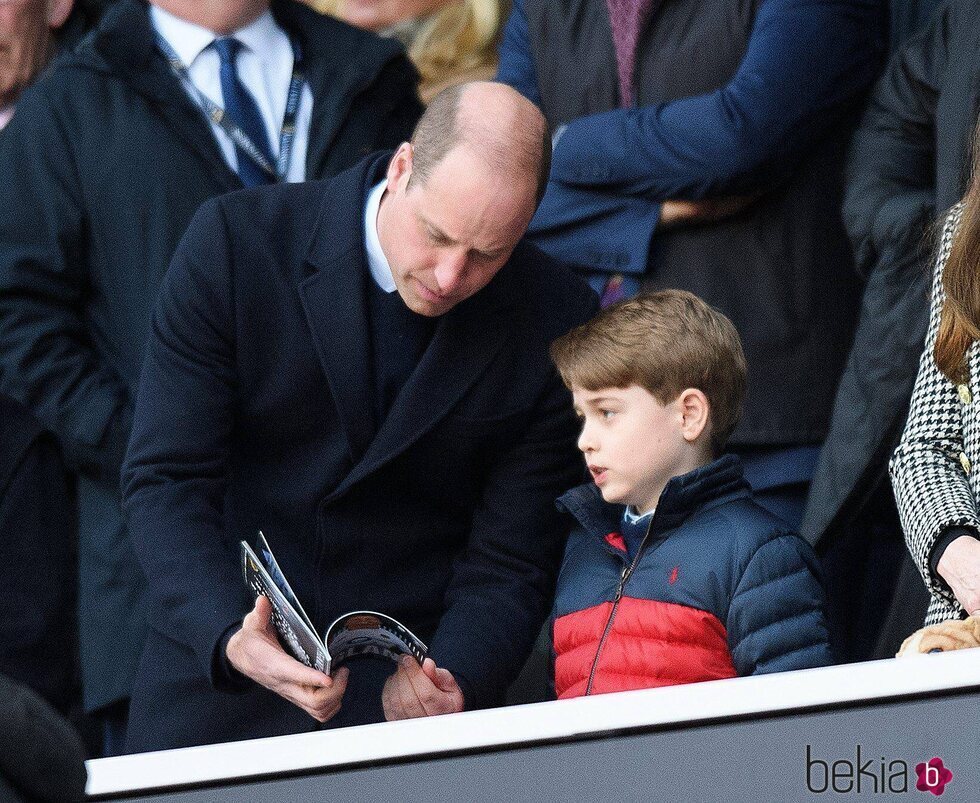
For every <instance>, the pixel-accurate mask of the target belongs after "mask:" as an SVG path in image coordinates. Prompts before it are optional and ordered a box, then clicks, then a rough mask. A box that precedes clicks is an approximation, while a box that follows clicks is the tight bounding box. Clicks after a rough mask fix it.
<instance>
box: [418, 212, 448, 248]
mask: <svg viewBox="0 0 980 803" xmlns="http://www.w3.org/2000/svg"><path fill="white" fill-rule="evenodd" d="M418 216H419V220H421V221H422V225H424V226H426V227H427V228H429V229H430V230H431V231H432V233H433V234H435V235H436V237H439V238H440V239H443V240H445V241H446V242H450V243H455V242H456V241H455V240H454V239H453V238H452V237H450V236H449V235H448V234H446V232H444V231H443V230H442V229H441V228H439V226H437V225H436V224H435V223H433V222H432V221H431V220H429V219H428V218H427V217H426V216H425V215H423V214H422V213H421V212H419V213H418Z"/></svg>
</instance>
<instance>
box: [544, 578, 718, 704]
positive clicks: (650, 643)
mask: <svg viewBox="0 0 980 803" xmlns="http://www.w3.org/2000/svg"><path fill="white" fill-rule="evenodd" d="M612 608H613V604H612V603H611V602H604V603H602V604H601V605H596V606H594V607H592V608H587V609H585V610H583V611H577V612H575V613H571V614H568V615H567V616H562V617H560V618H558V619H556V620H555V626H554V646H555V654H556V657H555V691H556V692H557V694H558V698H559V699H564V698H568V697H580V696H581V695H583V694H585V689H586V687H587V685H588V682H589V673H590V672H591V671H592V665H593V662H594V661H595V657H596V650H597V649H598V647H599V642H600V641H601V640H602V634H603V632H604V630H605V628H606V623H607V622H608V621H609V614H610V612H611V611H612ZM735 675H736V672H735V667H734V666H733V665H732V659H731V655H730V653H729V652H728V635H727V633H726V632H725V626H724V625H723V624H722V623H721V622H720V621H719V620H718V618H717V617H716V616H715V615H714V614H711V613H708V612H707V611H701V610H697V609H695V608H689V607H687V606H685V605H678V604H676V603H673V602H659V601H656V600H646V599H633V598H632V597H623V598H622V599H621V600H620V602H619V607H618V608H617V609H616V616H615V618H614V620H613V624H612V628H611V629H610V631H609V635H608V637H607V638H606V642H605V644H604V645H603V646H602V654H601V655H600V657H599V663H598V665H597V668H596V672H595V678H594V680H593V683H592V690H591V692H590V693H591V694H603V693H606V692H614V691H627V690H629V689H650V688H654V687H656V686H675V685H679V684H681V683H696V682H698V681H702V680H718V679H720V678H733V677H735Z"/></svg>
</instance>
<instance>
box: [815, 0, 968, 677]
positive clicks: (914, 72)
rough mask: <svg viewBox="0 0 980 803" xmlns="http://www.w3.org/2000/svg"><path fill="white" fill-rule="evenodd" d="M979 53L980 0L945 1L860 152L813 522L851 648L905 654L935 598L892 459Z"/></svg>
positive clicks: (894, 80) (894, 64)
mask: <svg viewBox="0 0 980 803" xmlns="http://www.w3.org/2000/svg"><path fill="white" fill-rule="evenodd" d="M978 52H980V0H952V1H951V2H948V3H945V4H944V5H941V6H940V7H939V9H938V10H937V11H936V13H935V14H934V15H933V16H932V18H931V20H930V21H929V24H928V25H927V26H926V27H925V28H923V29H922V30H921V31H919V32H918V33H917V34H915V35H914V36H913V37H912V38H910V39H909V40H908V41H907V42H906V43H905V44H904V45H903V46H902V47H901V48H900V49H899V50H898V51H897V52H896V53H895V55H894V56H893V57H892V59H891V61H890V63H889V65H888V67H887V68H886V70H885V73H884V75H883V76H882V77H881V79H880V80H879V81H878V84H877V85H876V87H875V89H874V92H873V93H872V96H871V100H870V103H869V104H868V108H867V111H866V112H865V115H864V119H863V120H862V122H861V125H860V127H859V128H858V130H857V132H856V133H855V135H854V139H853V141H852V144H851V149H850V154H849V157H848V164H847V184H846V193H845V198H844V210H843V211H844V222H845V225H846V227H847V232H848V235H849V237H850V240H851V244H852V246H853V249H854V254H855V261H856V264H857V268H858V270H859V271H860V273H861V274H862V275H864V276H866V277H867V284H866V287H865V291H864V297H863V301H862V305H861V317H860V322H859V325H858V328H857V332H856V333H855V336H854V343H853V346H852V347H851V351H850V355H849V357H848V360H847V364H846V367H845V370H844V372H843V375H842V376H841V381H840V386H839V388H838V391H837V396H836V400H835V402H834V412H833V417H832V419H831V426H830V430H829V432H828V434H827V440H826V442H825V444H824V448H823V451H822V453H821V456H820V462H819V463H818V465H817V469H816V472H815V474H814V478H813V484H812V488H811V493H810V498H809V500H808V502H807V507H806V512H805V515H804V518H803V524H802V527H801V534H802V535H803V536H804V537H805V538H806V539H807V540H809V541H810V543H812V544H815V545H817V546H818V547H819V548H820V550H821V551H822V552H824V566H825V572H824V574H825V579H826V585H827V593H828V601H829V606H830V609H829V613H830V621H831V624H832V626H835V627H836V628H837V639H836V641H837V646H838V649H839V652H840V654H841V655H842V657H844V658H845V659H849V660H866V659H869V658H888V657H891V656H892V655H894V654H895V651H896V650H897V649H898V648H899V646H900V645H901V644H902V640H903V639H904V638H905V636H907V635H908V634H909V633H911V632H912V631H913V630H915V629H916V628H918V627H919V626H920V625H921V624H922V620H923V617H924V616H925V613H926V608H927V605H928V602H929V594H928V593H927V591H926V586H924V585H923V583H922V580H923V577H925V578H926V580H927V584H929V583H931V581H930V580H929V577H930V575H929V574H928V573H927V571H926V566H925V564H924V563H923V562H922V561H921V560H917V561H915V562H913V561H912V560H910V559H909V557H908V552H907V551H906V549H905V545H904V539H903V536H902V528H901V526H900V525H899V520H898V515H897V512H896V507H895V500H894V498H893V496H892V488H891V485H890V483H889V481H888V475H887V466H888V458H889V456H890V455H891V454H892V452H893V450H894V449H895V446H896V444H897V443H898V439H899V436H900V434H901V432H902V428H903V425H904V424H905V420H906V416H907V414H908V410H909V400H910V398H911V396H912V387H913V384H914V382H915V377H916V368H917V366H918V365H919V360H920V356H921V355H922V344H923V340H924V338H925V336H926V324H927V321H928V315H929V282H930V268H929V265H930V260H931V258H932V254H933V252H934V250H935V245H936V240H937V238H936V236H935V235H936V234H937V229H938V223H939V222H940V221H941V220H942V219H943V217H944V216H945V214H946V212H947V211H948V210H949V209H950V207H952V206H953V205H954V204H955V203H956V202H957V201H958V200H959V199H960V198H962V197H963V195H964V193H965V192H966V189H967V184H968V181H969V177H970V164H971V158H972V147H973V145H972V137H973V131H974V126H975V125H976V121H977V111H978V109H980V61H978V60H977V58H976V54H977V53H978ZM942 547H943V544H941V543H938V544H936V545H934V551H933V555H932V558H930V565H933V566H934V565H935V564H937V563H938V560H939V557H941V554H942ZM931 571H932V572H933V574H934V573H935V569H934V568H933V569H932V570H931ZM929 587H933V585H931V584H930V585H929Z"/></svg>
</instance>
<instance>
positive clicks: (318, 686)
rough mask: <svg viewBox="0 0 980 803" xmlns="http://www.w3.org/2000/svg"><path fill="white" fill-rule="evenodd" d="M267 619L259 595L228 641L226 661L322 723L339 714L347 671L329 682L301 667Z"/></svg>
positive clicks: (265, 605)
mask: <svg viewBox="0 0 980 803" xmlns="http://www.w3.org/2000/svg"><path fill="white" fill-rule="evenodd" d="M271 617H272V603H271V602H269V600H268V599H266V598H265V597H264V596H262V595H259V596H258V597H256V599H255V608H254V609H253V610H252V612H251V613H250V614H249V615H248V616H246V617H245V619H244V621H243V622H242V629H241V630H239V631H238V632H237V633H235V635H233V636H232V637H231V638H230V639H228V647H227V650H226V653H227V655H228V660H229V661H230V662H231V665H232V666H234V667H235V669H237V670H238V671H239V672H241V673H242V674H243V675H246V676H247V677H250V678H251V679H252V680H254V681H255V682H256V683H258V684H259V685H260V686H265V688H267V689H269V691H272V692H275V693H276V694H278V695H279V696H280V697H282V698H284V699H286V700H289V702H291V703H292V704H293V705H297V706H299V707H300V708H302V709H303V710H304V711H305V712H306V713H307V714H309V715H310V716H311V717H313V719H315V720H316V721H317V722H326V721H327V720H328V719H330V718H331V717H332V716H334V715H335V714H336V713H337V712H338V711H339V710H340V705H341V703H342V702H343V699H344V690H345V689H346V688H347V676H348V675H349V674H350V670H348V669H346V668H341V669H338V670H337V674H336V675H335V676H334V677H332V678H331V677H330V676H329V675H324V674H323V673H322V672H318V671H317V670H316V669H311V668H310V667H308V666H304V665H303V664H301V663H300V662H299V661H297V660H296V659H295V658H293V657H292V656H291V655H288V654H287V653H286V651H285V650H283V648H282V647H281V646H280V644H279V639H278V638H276V631H275V628H274V627H273V625H272V621H271Z"/></svg>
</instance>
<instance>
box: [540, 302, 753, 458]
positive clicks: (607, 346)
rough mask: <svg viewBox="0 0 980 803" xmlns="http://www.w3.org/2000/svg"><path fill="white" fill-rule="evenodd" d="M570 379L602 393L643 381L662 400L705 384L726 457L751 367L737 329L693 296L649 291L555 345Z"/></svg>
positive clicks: (716, 440) (714, 443)
mask: <svg viewBox="0 0 980 803" xmlns="http://www.w3.org/2000/svg"><path fill="white" fill-rule="evenodd" d="M551 359H552V360H553V361H554V363H555V365H556V366H557V368H558V372H559V373H560V374H561V378H562V381H564V383H565V385H566V386H567V387H568V388H569V389H571V388H573V387H579V388H584V389H585V390H590V391H596V390H600V389H602V388H625V387H627V386H629V385H639V386H640V387H643V388H646V389H647V390H648V391H649V392H650V393H652V394H653V396H654V398H655V399H656V400H657V401H658V402H660V403H661V404H669V403H670V402H672V401H674V399H676V398H677V397H678V396H679V395H680V394H681V392H682V391H683V390H685V389H686V388H697V389H698V390H700V391H701V392H702V393H704V395H705V396H707V397H708V403H709V405H710V407H711V411H710V417H709V425H710V427H711V430H710V432H711V449H712V451H713V453H714V454H715V455H719V454H721V452H722V451H723V450H724V448H725V444H726V443H727V442H728V438H729V437H730V436H731V434H732V431H733V430H734V429H735V425H736V424H737V423H738V419H739V417H740V416H741V414H742V401H743V399H744V398H745V384H746V365H745V354H744V353H743V351H742V342H741V340H740V339H739V336H738V332H737V331H736V330H735V326H734V325H733V324H732V322H731V321H730V320H728V318H726V317H725V316H724V315H723V314H722V313H720V312H719V311H718V310H716V309H714V308H713V307H710V306H709V305H708V304H706V303H705V302H704V301H702V300H701V299H700V298H698V297H697V296H696V295H694V294H693V293H688V292H686V291H684V290H661V291H659V292H656V293H641V294H640V295H638V296H636V297H635V298H631V299H629V300H627V301H620V302H619V303H618V304H613V305H612V306H610V307H607V308H606V309H604V310H602V311H601V312H600V313H599V314H598V315H596V316H595V317H594V318H592V320H590V321H588V322H586V323H584V324H582V325H581V326H579V327H577V328H576V329H573V330H572V331H571V332H569V333H568V334H566V335H563V336H562V337H560V338H558V339H557V340H556V341H555V342H554V343H552V344H551Z"/></svg>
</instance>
